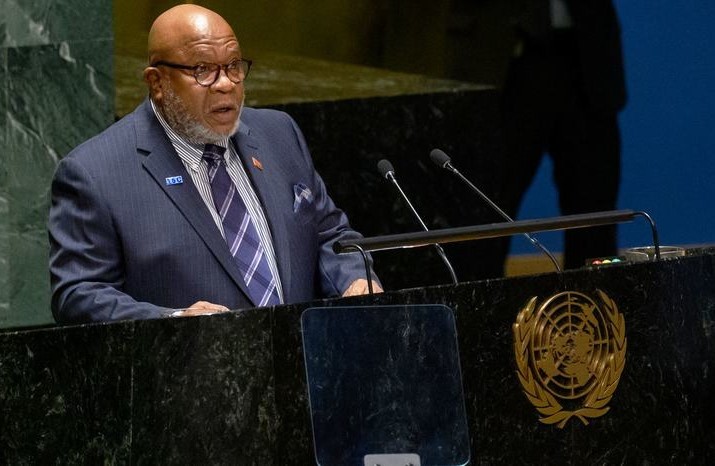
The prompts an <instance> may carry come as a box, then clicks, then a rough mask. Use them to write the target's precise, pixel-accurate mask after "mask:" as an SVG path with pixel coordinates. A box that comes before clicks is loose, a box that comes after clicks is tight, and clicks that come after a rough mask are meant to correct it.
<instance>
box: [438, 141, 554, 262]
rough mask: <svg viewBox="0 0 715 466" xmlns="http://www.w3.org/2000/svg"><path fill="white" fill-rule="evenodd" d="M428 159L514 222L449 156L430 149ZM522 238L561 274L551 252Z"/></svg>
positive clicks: (530, 236)
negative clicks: (457, 178)
mask: <svg viewBox="0 0 715 466" xmlns="http://www.w3.org/2000/svg"><path fill="white" fill-rule="evenodd" d="M429 156H430V159H432V162H434V164H435V165H437V166H438V167H440V168H444V169H445V170H448V171H450V172H452V173H454V174H455V175H456V176H457V177H459V179H461V180H462V181H463V182H464V183H466V184H467V186H469V187H470V188H471V189H472V191H474V192H475V193H477V195H478V196H479V197H480V198H481V199H482V200H483V201H484V202H486V203H487V205H489V207H491V208H492V209H493V210H494V211H496V212H497V213H498V214H499V215H501V216H502V218H504V219H505V220H506V221H507V222H513V221H514V220H513V219H512V218H511V217H510V216H509V215H507V213H506V212H504V211H503V210H502V209H500V208H499V206H498V205H496V204H495V203H494V202H493V201H492V200H491V199H489V198H488V197H487V195H486V194H484V193H483V192H482V191H481V190H480V189H479V188H477V187H476V186H475V185H474V183H472V182H471V181H469V180H468V179H467V177H465V176H464V175H462V174H461V173H460V172H459V170H457V169H456V168H455V167H454V165H452V159H451V158H450V157H449V155H447V154H445V153H444V151H442V150H440V149H432V151H431V152H430V154H429ZM524 236H525V237H526V239H528V240H529V241H530V242H531V244H533V245H534V246H535V247H536V248H538V249H539V250H541V251H542V252H543V253H544V254H546V255H547V256H548V258H549V259H550V260H551V263H552V264H554V268H555V269H556V271H557V272H559V273H560V272H561V266H560V265H559V261H557V260H556V258H555V257H554V255H553V254H551V251H549V250H548V249H546V247H544V245H543V244H541V243H540V242H539V241H538V240H537V239H536V238H534V237H533V236H532V235H531V234H529V233H524Z"/></svg>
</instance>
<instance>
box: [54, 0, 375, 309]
mask: <svg viewBox="0 0 715 466" xmlns="http://www.w3.org/2000/svg"><path fill="white" fill-rule="evenodd" d="M148 45H149V47H148V48H149V66H148V67H147V68H146V69H145V71H144V78H145V81H146V82H147V84H148V87H149V98H148V99H147V100H145V101H144V102H143V103H142V104H141V105H139V107H138V108H137V109H136V110H135V111H134V112H133V113H131V114H130V115H128V116H127V117H125V118H124V119H122V120H120V121H119V122H117V123H115V124H114V125H112V126H111V127H110V128H108V129H107V130H105V131H104V132H103V133H101V134H99V135H97V136H95V137H94V138H92V139H90V140H89V141H87V142H85V143H83V144H82V145H80V146H78V147H77V148H76V149H75V150H73V151H72V152H71V153H70V154H69V155H68V156H67V157H65V158H64V159H62V160H61V161H60V163H59V164H58V167H57V170H56V173H55V178H54V180H53V184H52V206H51V210H50V216H49V224H48V231H49V238H50V263H49V264H50V277H51V285H52V311H53V315H54V317H55V320H56V321H58V322H61V323H66V322H90V321H106V320H118V319H135V318H156V317H163V316H170V315H171V316H178V315H198V314H209V313H215V312H225V311H227V310H229V309H239V308H249V307H258V306H268V305H276V304H280V303H293V302H302V301H309V300H312V299H315V298H319V297H329V296H340V295H342V296H352V295H357V294H363V293H365V292H366V291H367V288H368V282H367V279H366V276H365V274H366V271H365V266H364V263H363V260H362V257H361V256H360V255H353V254H350V255H342V256H338V255H336V254H335V253H334V252H333V250H332V245H333V243H334V242H335V241H337V240H341V239H343V240H347V239H351V238H359V237H360V235H359V234H358V233H357V232H355V231H354V230H352V229H351V227H350V225H349V223H348V220H347V218H346V216H345V214H344V213H343V212H342V211H341V210H339V209H338V208H337V207H336V206H335V205H334V204H333V201H332V200H331V198H330V196H329V195H328V194H327V192H326V188H325V185H324V183H323V181H322V179H321V178H320V176H319V175H318V174H317V173H316V172H315V169H314V167H313V164H312V161H311V158H310V154H309V152H308V149H307V147H306V144H305V141H304V140H303V136H302V133H301V132H300V130H299V128H298V127H297V125H296V124H295V122H294V121H293V120H292V119H291V118H290V117H289V116H288V115H286V114H285V113H282V112H278V111H274V110H265V109H264V110H258V109H252V108H244V107H243V100H244V88H243V85H244V79H245V78H246V76H247V75H248V72H249V70H250V65H251V63H250V61H248V60H246V59H244V58H243V57H242V55H241V50H240V47H239V43H238V40H237V39H236V36H235V34H234V32H233V30H232V28H231V26H230V25H228V23H227V22H226V21H225V20H224V19H223V18H222V17H221V16H219V15H218V14H217V13H215V12H213V11H211V10H208V9H205V8H202V7H199V6H196V5H179V6H176V7H174V8H171V9H169V10H167V11H166V12H164V13H162V14H161V15H160V16H159V17H158V18H157V19H156V21H155V22H154V24H153V25H152V28H151V31H150V33H149V44H148ZM371 279H372V280H373V283H372V284H373V286H374V288H375V289H376V290H377V291H381V288H380V284H379V282H378V281H377V279H376V277H374V276H372V277H371Z"/></svg>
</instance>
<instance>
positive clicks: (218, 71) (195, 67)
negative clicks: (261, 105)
mask: <svg viewBox="0 0 715 466" xmlns="http://www.w3.org/2000/svg"><path fill="white" fill-rule="evenodd" d="M241 63H245V64H246V71H245V72H244V74H243V79H239V80H238V81H234V80H233V79H231V76H230V75H229V74H228V67H229V66H234V65H235V66H237V67H238V66H240V64H241ZM252 64H253V60H249V59H247V58H238V59H236V60H232V61H231V62H229V63H226V64H224V65H219V64H218V63H199V64H198V65H193V66H192V65H182V64H180V63H172V62H169V61H164V60H159V61H157V62H154V63H152V64H151V65H150V66H152V67H153V68H156V67H159V66H168V67H169V68H175V69H177V70H190V71H193V74H192V75H193V77H194V79H195V80H196V83H197V84H198V85H199V86H203V87H211V86H213V85H214V83H215V82H216V81H218V77H219V75H220V74H221V70H223V71H224V73H226V77H227V78H228V79H229V80H230V81H231V82H232V83H234V84H240V83H242V82H243V81H245V80H246V78H247V77H248V72H249V71H251V65H252ZM213 66H217V67H218V68H216V71H215V72H214V77H213V79H212V80H211V82H210V83H208V84H203V83H202V82H201V81H199V77H198V70H199V68H201V67H213Z"/></svg>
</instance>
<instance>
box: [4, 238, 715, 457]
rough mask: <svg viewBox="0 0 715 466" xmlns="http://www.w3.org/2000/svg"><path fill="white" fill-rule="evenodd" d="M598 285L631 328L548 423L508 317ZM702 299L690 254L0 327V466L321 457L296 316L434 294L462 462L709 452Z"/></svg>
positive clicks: (703, 274)
mask: <svg viewBox="0 0 715 466" xmlns="http://www.w3.org/2000/svg"><path fill="white" fill-rule="evenodd" d="M599 290H600V292H603V293H604V294H605V295H607V296H608V297H609V299H610V300H612V303H613V306H615V307H616V308H617V310H618V313H620V314H622V316H623V319H624V328H625V338H626V340H627V345H626V349H625V352H624V365H623V368H622V372H621V373H620V377H619V382H618V384H617V387H616V388H615V390H614V391H613V392H612V394H611V396H610V398H609V399H608V401H607V403H606V404H605V405H604V406H603V407H604V408H608V410H607V412H605V414H603V415H601V416H598V417H595V416H584V417H585V420H586V421H588V424H586V423H584V422H583V421H582V420H581V419H579V418H578V417H577V416H572V417H571V418H569V419H568V420H567V422H566V423H564V424H563V425H561V426H560V425H559V424H560V422H557V423H551V424H547V423H544V422H543V419H544V418H545V417H547V415H545V414H543V413H542V412H540V411H539V410H538V409H537V407H536V406H535V405H534V404H533V402H532V401H533V400H532V399H530V397H529V396H528V394H527V393H526V391H525V389H524V386H523V384H522V381H521V377H523V374H524V373H526V372H525V371H524V370H522V369H523V367H524V366H523V365H522V362H523V361H520V360H519V358H518V357H517V356H516V352H515V337H514V335H515V333H514V325H515V324H516V323H518V322H517V320H518V317H519V316H520V315H523V314H522V312H523V311H524V310H525V309H527V310H528V309H529V306H530V303H531V302H532V299H533V298H536V300H535V301H534V305H533V308H534V313H536V312H537V311H538V310H539V309H540V306H542V305H543V303H544V302H546V301H548V298H550V297H553V296H556V295H558V294H559V293H562V292H564V291H575V292H578V293H582V294H584V295H585V296H589V297H591V298H593V299H596V298H597V297H598V296H600V295H599ZM714 303H715V251H714V250H712V249H699V250H693V251H688V253H687V255H686V256H685V257H682V258H676V259H668V260H662V261H657V262H643V263H634V264H620V265H612V266H606V267H598V268H583V269H579V270H574V271H568V272H564V273H562V274H556V273H548V274H542V275H534V276H524V277H516V278H509V279H497V280H485V281H477V282H470V283H460V284H458V285H444V286H432V287H426V288H415V289H406V290H400V291H393V292H387V293H384V294H381V295H376V296H375V297H355V298H349V299H336V300H324V301H318V302H313V303H302V304H297V305H291V306H281V307H276V308H271V309H251V310H247V311H243V312H236V313H227V314H218V315H214V316H206V317H195V318H180V319H163V320H153V321H133V322H129V321H128V322H117V323H111V324H100V325H85V326H75V327H53V328H39V329H28V330H14V331H4V332H2V333H0V380H1V381H2V382H1V383H0V423H1V425H0V463H3V464H27V463H30V464H32V463H36V464H39V463H46V462H52V463H55V462H59V463H90V464H92V463H103V462H115V463H119V464H260V465H308V464H316V459H315V449H314V444H313V429H312V425H311V422H312V419H311V410H310V400H309V390H308V376H307V375H306V366H305V352H304V346H303V336H304V334H303V330H302V328H301V316H302V315H303V312H304V311H305V310H306V309H308V308H314V307H321V308H336V309H339V308H345V307H356V306H359V307H370V306H411V305H415V306H418V305H423V304H430V305H439V306H446V307H447V308H449V309H450V310H451V312H452V313H453V317H454V322H455V326H456V335H457V340H456V343H457V347H458V352H459V365H460V369H461V383H462V389H463V393H464V409H465V413H466V419H467V430H468V435H469V438H468V446H469V458H470V460H469V461H470V463H469V464H544V463H549V464H573V465H581V464H645V463H648V464H662V463H670V464H710V463H712V462H713V461H714V460H715V426H713V419H715V370H714V369H715V367H714V366H715V304H714ZM534 315H535V314H534ZM577 346H578V345H577ZM542 359H543V358H542ZM556 363H558V361H556ZM529 367H531V366H529ZM534 367H536V366H534ZM541 367H545V366H541ZM545 370H546V369H545ZM531 372H532V376H533V378H534V379H536V378H538V377H539V376H540V375H539V374H540V373H537V372H536V369H533V370H531ZM520 374H521V376H520ZM537 398H538V397H537ZM545 399H547V398H545ZM601 401H603V399H601ZM601 401H599V403H600V402H601ZM547 402H548V399H547ZM574 402H575V403H577V404H578V403H581V404H580V405H578V406H572V405H569V404H568V403H566V402H565V401H559V403H560V406H561V411H560V412H576V411H577V408H578V409H580V408H579V406H582V405H583V402H582V401H579V400H575V401H574ZM547 404H548V403H547ZM552 408H553V407H552ZM557 412H558V410H557ZM328 434H329V433H328ZM335 435H340V432H335ZM423 464H424V463H423Z"/></svg>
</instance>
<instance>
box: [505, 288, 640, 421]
mask: <svg viewBox="0 0 715 466" xmlns="http://www.w3.org/2000/svg"><path fill="white" fill-rule="evenodd" d="M596 291H597V293H598V296H599V297H600V299H601V302H602V309H603V311H604V312H602V313H601V314H602V315H603V316H604V317H605V320H606V322H604V323H605V324H606V328H608V329H609V330H610V332H609V351H608V354H607V355H605V357H602V358H600V359H599V360H598V361H596V362H595V365H594V366H593V367H594V369H593V371H592V372H593V375H594V376H595V377H596V382H595V383H594V384H593V386H592V387H591V388H590V389H589V390H588V391H587V392H586V393H584V394H583V396H581V397H579V398H582V399H583V400H584V401H583V403H582V405H581V406H580V407H579V408H578V409H574V410H567V409H564V407H563V406H562V404H561V402H559V399H558V398H559V395H558V394H557V393H555V392H553V391H552V390H550V389H549V388H548V387H547V386H544V384H543V383H542V382H541V380H539V378H538V377H536V376H535V371H538V370H539V369H538V368H537V367H536V365H535V363H534V361H532V360H531V358H530V357H529V355H530V351H531V347H532V344H533V338H532V337H533V336H534V334H535V332H536V331H537V325H538V324H539V320H540V319H539V317H540V316H541V315H542V314H544V306H545V304H546V303H548V302H549V301H551V300H552V299H553V298H557V297H562V296H565V297H567V299H570V297H571V296H572V295H578V296H581V297H584V298H586V299H589V298H588V297H587V296H585V295H583V294H581V293H576V292H563V293H559V294H558V295H554V296H553V297H552V298H550V299H547V300H546V301H545V303H544V305H542V306H541V307H540V308H539V309H538V310H536V302H537V299H538V297H536V296H534V297H532V298H531V299H530V300H529V301H528V302H527V304H526V305H525V306H524V308H523V309H522V310H521V311H520V312H519V314H518V316H517V318H516V322H515V323H514V324H513V326H512V330H513V333H514V355H515V357H516V366H517V371H516V372H517V375H518V377H519V382H520V383H521V386H522V388H523V391H524V394H525V395H526V397H527V398H528V399H529V401H530V402H531V403H532V404H533V405H534V407H535V408H536V409H537V411H538V412H539V413H540V414H541V416H542V417H541V418H540V419H539V420H540V421H541V422H542V423H544V424H557V427H559V428H563V427H564V426H565V425H566V423H567V422H568V421H569V419H571V418H573V417H576V418H578V419H580V420H581V421H582V422H583V423H584V425H588V423H589V421H588V420H589V419H592V418H597V417H600V416H603V415H604V414H606V413H607V412H608V411H609V409H610V407H608V406H607V405H608V403H609V402H610V401H611V398H612V397H613V393H614V392H615V390H616V388H617V387H618V382H619V380H620V378H621V374H622V373H623V368H624V367H625V362H626V324H625V319H624V318H623V314H621V313H620V312H619V311H618V308H617V306H616V304H615V303H614V302H613V300H611V299H610V298H609V297H608V296H607V295H606V294H605V293H604V292H603V291H601V290H596ZM589 301H590V299H589Z"/></svg>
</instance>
